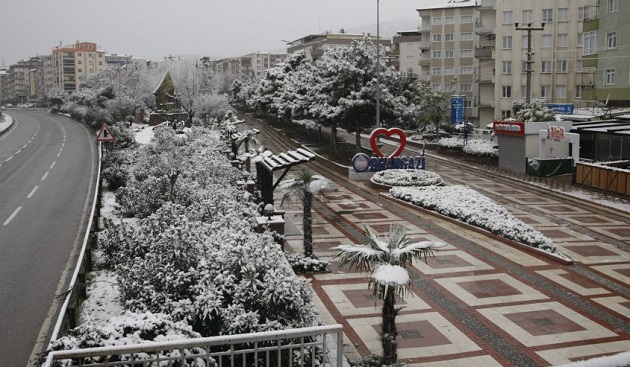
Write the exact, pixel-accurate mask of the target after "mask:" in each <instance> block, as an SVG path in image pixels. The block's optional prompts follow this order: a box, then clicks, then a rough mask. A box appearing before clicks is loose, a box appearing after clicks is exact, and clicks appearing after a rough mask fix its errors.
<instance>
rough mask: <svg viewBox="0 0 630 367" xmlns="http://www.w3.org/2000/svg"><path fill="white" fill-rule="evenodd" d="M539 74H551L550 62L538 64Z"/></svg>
mask: <svg viewBox="0 0 630 367" xmlns="http://www.w3.org/2000/svg"><path fill="white" fill-rule="evenodd" d="M540 72H541V73H551V61H549V60H543V61H541V62H540Z"/></svg>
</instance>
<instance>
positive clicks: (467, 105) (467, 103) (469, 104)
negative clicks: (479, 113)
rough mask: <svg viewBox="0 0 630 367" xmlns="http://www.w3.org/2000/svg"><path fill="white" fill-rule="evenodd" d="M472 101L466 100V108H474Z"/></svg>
mask: <svg viewBox="0 0 630 367" xmlns="http://www.w3.org/2000/svg"><path fill="white" fill-rule="evenodd" d="M472 106H473V105H472V101H469V100H467V99H465V100H464V108H472Z"/></svg>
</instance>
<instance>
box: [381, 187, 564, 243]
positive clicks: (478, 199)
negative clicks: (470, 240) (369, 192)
mask: <svg viewBox="0 0 630 367" xmlns="http://www.w3.org/2000/svg"><path fill="white" fill-rule="evenodd" d="M389 192H390V194H391V195H392V196H393V197H395V198H398V199H401V200H404V201H408V202H411V203H413V204H415V205H418V206H421V207H423V208H426V209H429V210H433V211H435V212H438V213H440V214H442V215H445V216H447V217H451V218H455V219H458V220H461V221H462V222H465V223H469V224H471V225H474V226H476V227H480V228H483V229H486V230H488V231H490V232H492V233H495V234H497V235H499V236H502V237H505V238H508V239H511V240H514V241H516V242H520V243H524V244H526V245H529V246H532V247H537V248H540V249H542V250H545V251H548V252H552V253H553V252H555V251H556V249H555V246H554V244H553V242H552V241H551V239H549V238H548V237H545V236H544V235H543V234H542V233H540V232H539V231H537V230H535V229H534V228H532V227H531V226H529V225H527V224H525V223H524V222H523V221H521V220H520V219H518V218H515V217H514V216H513V215H512V214H511V213H510V212H509V211H508V210H507V209H505V208H504V207H502V206H500V205H498V204H496V203H495V202H493V201H492V200H490V199H489V198H488V197H486V196H483V195H481V194H480V193H478V192H477V191H475V190H473V189H471V188H470V187H468V186H462V185H454V186H445V187H436V186H430V187H427V188H413V187H393V188H391V189H390V191H389Z"/></svg>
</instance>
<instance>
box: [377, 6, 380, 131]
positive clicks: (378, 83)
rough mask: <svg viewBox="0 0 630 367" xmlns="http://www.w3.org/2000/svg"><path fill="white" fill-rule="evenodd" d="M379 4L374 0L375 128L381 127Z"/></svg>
mask: <svg viewBox="0 0 630 367" xmlns="http://www.w3.org/2000/svg"><path fill="white" fill-rule="evenodd" d="M380 3H381V0H376V127H377V128H378V127H381V28H380Z"/></svg>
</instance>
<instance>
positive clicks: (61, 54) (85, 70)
mask: <svg viewBox="0 0 630 367" xmlns="http://www.w3.org/2000/svg"><path fill="white" fill-rule="evenodd" d="M52 56H53V59H54V66H55V73H54V74H55V85H56V87H57V88H59V89H62V90H64V91H66V92H74V91H76V90H78V89H79V87H80V85H81V82H82V81H83V80H84V79H85V78H86V77H87V76H88V75H90V74H93V73H97V72H99V71H102V70H105V69H106V68H107V65H106V63H105V52H104V51H99V50H98V48H97V45H96V43H92V42H79V41H77V42H76V43H75V44H72V45H67V46H57V47H55V48H54V49H53V50H52Z"/></svg>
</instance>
